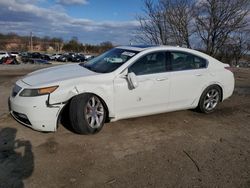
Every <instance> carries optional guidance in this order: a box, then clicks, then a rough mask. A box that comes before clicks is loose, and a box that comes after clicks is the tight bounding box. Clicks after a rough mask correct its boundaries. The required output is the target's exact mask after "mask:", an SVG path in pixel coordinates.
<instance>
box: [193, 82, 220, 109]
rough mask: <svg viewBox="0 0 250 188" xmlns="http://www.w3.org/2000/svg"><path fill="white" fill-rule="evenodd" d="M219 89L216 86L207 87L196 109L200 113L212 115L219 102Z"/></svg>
mask: <svg viewBox="0 0 250 188" xmlns="http://www.w3.org/2000/svg"><path fill="white" fill-rule="evenodd" d="M221 97H222V93H221V89H220V87H219V86H217V85H212V86H209V87H208V88H207V89H205V91H204V92H203V93H202V95H201V98H200V101H199V104H198V107H197V109H198V110H199V111H200V112H202V113H206V114H209V113H212V112H213V111H215V109H216V107H217V106H218V104H219V103H220V101H221Z"/></svg>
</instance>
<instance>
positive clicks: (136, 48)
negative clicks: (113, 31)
mask: <svg viewBox="0 0 250 188" xmlns="http://www.w3.org/2000/svg"><path fill="white" fill-rule="evenodd" d="M116 48H120V49H125V50H133V51H137V52H142V51H151V50H173V51H179V50H180V51H182V52H188V53H192V54H194V55H198V56H200V57H202V58H205V59H207V60H213V61H214V62H219V63H221V62H220V61H218V60H217V59H215V58H213V57H211V56H209V55H207V54H205V53H203V52H200V51H197V50H193V49H190V48H184V47H179V46H166V45H135V46H134V45H131V46H118V47H116Z"/></svg>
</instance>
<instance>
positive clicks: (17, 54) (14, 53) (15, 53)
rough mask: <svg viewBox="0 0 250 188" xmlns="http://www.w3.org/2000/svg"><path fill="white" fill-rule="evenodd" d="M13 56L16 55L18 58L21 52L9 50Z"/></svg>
mask: <svg viewBox="0 0 250 188" xmlns="http://www.w3.org/2000/svg"><path fill="white" fill-rule="evenodd" d="M9 54H10V55H11V56H15V57H16V58H17V57H18V56H19V52H13V51H12V52H9Z"/></svg>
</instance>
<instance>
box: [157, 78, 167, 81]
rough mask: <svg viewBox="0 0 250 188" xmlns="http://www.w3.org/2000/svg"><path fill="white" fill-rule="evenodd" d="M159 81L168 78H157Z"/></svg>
mask: <svg viewBox="0 0 250 188" xmlns="http://www.w3.org/2000/svg"><path fill="white" fill-rule="evenodd" d="M156 80H157V81H164V80H168V78H157V79H156Z"/></svg>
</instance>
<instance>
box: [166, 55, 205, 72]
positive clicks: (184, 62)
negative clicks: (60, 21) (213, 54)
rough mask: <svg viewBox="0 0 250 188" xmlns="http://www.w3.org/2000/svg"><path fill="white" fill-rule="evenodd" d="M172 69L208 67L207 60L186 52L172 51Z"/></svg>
mask: <svg viewBox="0 0 250 188" xmlns="http://www.w3.org/2000/svg"><path fill="white" fill-rule="evenodd" d="M170 59H171V64H172V70H173V71H178V70H190V69H201V68H206V66H207V61H206V60H205V59H203V58H200V57H197V56H195V55H192V54H189V53H184V52H170Z"/></svg>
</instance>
